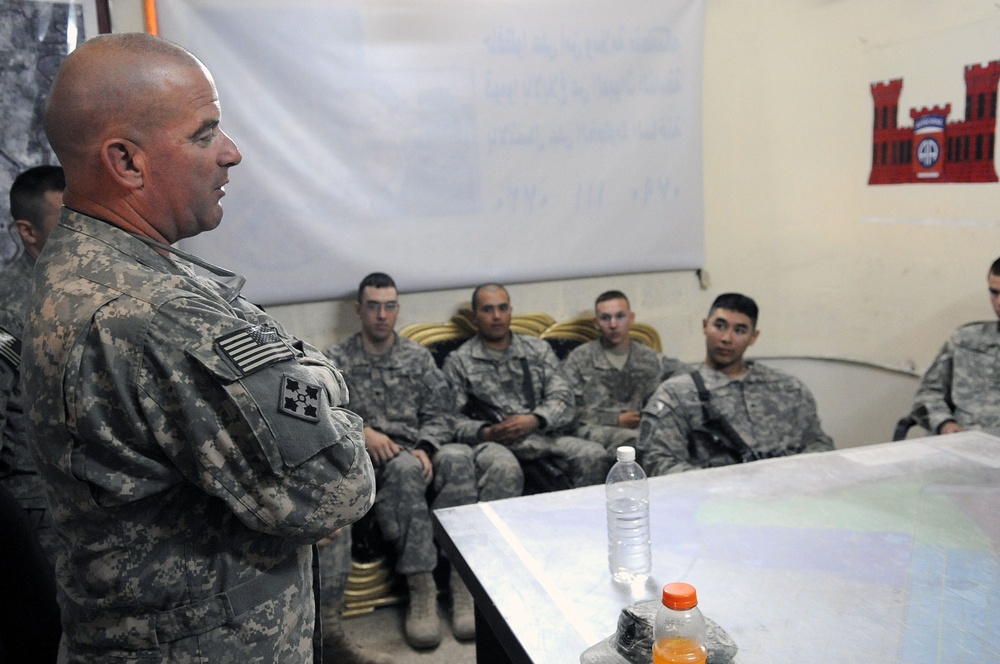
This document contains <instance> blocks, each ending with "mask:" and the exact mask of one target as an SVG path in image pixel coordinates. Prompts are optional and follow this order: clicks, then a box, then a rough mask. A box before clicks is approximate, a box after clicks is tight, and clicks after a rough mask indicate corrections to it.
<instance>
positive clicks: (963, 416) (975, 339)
mask: <svg viewBox="0 0 1000 664" xmlns="http://www.w3.org/2000/svg"><path fill="white" fill-rule="evenodd" d="M913 412H914V415H915V416H916V418H917V421H918V423H919V424H920V426H922V427H924V428H925V429H927V430H929V431H933V432H935V433H936V432H937V430H938V427H940V426H941V425H942V424H944V423H945V422H946V421H947V420H955V421H956V422H958V423H959V424H961V425H962V426H964V427H966V428H967V429H995V428H1000V323H998V322H997V321H984V322H979V323H968V324H966V325H963V326H961V327H960V328H958V329H957V330H955V333H954V334H953V335H952V336H951V338H950V339H948V341H947V343H945V345H944V347H943V348H942V349H941V352H940V353H938V356H937V357H936V358H934V362H933V363H932V364H931V366H930V367H929V368H928V369H927V371H925V372H924V375H923V378H921V380H920V387H918V388H917V394H916V397H915V398H914V402H913Z"/></svg>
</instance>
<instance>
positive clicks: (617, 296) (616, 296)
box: [594, 290, 631, 309]
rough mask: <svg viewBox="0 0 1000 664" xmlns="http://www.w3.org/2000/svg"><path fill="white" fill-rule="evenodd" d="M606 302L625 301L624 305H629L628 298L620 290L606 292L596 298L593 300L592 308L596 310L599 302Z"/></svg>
mask: <svg viewBox="0 0 1000 664" xmlns="http://www.w3.org/2000/svg"><path fill="white" fill-rule="evenodd" d="M608 300H625V304H629V301H628V298H627V297H625V293H623V292H621V291H620V290H608V291H604V292H603V293H601V294H600V295H598V296H597V299H596V300H594V308H595V309H596V308H597V305H599V304H600V303H601V302H607V301H608ZM629 306H631V305H629Z"/></svg>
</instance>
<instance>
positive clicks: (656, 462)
mask: <svg viewBox="0 0 1000 664" xmlns="http://www.w3.org/2000/svg"><path fill="white" fill-rule="evenodd" d="M746 364H747V366H748V367H749V371H748V372H747V373H746V374H744V375H743V376H741V377H739V378H729V377H728V376H726V375H724V374H722V373H721V372H718V371H715V370H713V369H710V368H709V367H708V366H706V365H704V364H702V365H701V366H700V367H699V368H698V372H699V373H700V374H701V376H702V379H703V380H704V381H705V387H706V388H707V389H708V391H709V394H710V395H711V403H712V405H713V406H714V407H715V409H716V410H717V411H718V412H719V413H720V414H721V415H722V417H724V418H725V419H726V420H727V421H728V422H729V424H730V425H731V426H732V427H733V429H735V430H736V432H737V433H738V434H739V435H740V437H741V438H742V439H743V441H744V442H745V443H746V444H747V445H748V446H749V447H750V448H751V449H752V450H754V451H755V452H757V453H758V454H759V455H760V456H761V457H764V458H767V457H773V456H785V455H790V454H799V453H801V452H822V451H826V450H832V449H833V441H832V440H831V439H830V437H829V436H827V435H826V434H825V433H823V429H822V428H821V427H820V423H819V417H818V416H817V414H816V401H815V400H814V399H813V396H812V393H811V392H809V389H808V388H807V387H806V386H805V385H804V384H803V383H802V381H800V380H799V379H797V378H794V377H793V376H789V375H788V374H786V373H784V372H782V371H778V370H777V369H772V368H771V367H768V366H766V365H763V364H759V363H756V362H749V361H748V362H747V363H746ZM703 424H704V417H703V413H702V406H701V400H700V399H699V398H698V390H697V388H695V385H694V381H693V380H692V379H691V376H690V375H689V374H680V375H677V376H674V377H673V378H670V379H669V380H667V381H664V382H663V383H662V384H661V385H660V386H659V387H658V388H657V389H656V392H654V393H653V396H652V397H650V399H649V402H648V403H647V404H646V406H645V408H643V409H642V424H641V425H640V426H639V448H640V450H641V451H642V453H643V467H644V468H645V470H646V472H647V473H648V474H649V475H651V476H652V475H664V474H666V473H673V472H678V471H682V470H691V469H692V468H700V467H709V466H725V465H728V464H731V463H735V461H734V459H733V457H732V455H730V454H729V453H728V452H727V451H726V449H725V448H722V447H714V446H711V445H707V444H705V443H704V442H699V443H698V444H696V445H695V449H692V448H691V446H690V445H689V444H688V434H689V433H690V432H691V430H692V428H694V427H699V426H702V425H703Z"/></svg>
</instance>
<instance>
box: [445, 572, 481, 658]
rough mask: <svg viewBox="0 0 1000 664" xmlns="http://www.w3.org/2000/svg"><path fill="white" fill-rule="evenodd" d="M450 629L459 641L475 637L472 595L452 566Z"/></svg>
mask: <svg viewBox="0 0 1000 664" xmlns="http://www.w3.org/2000/svg"><path fill="white" fill-rule="evenodd" d="M451 631H452V633H453V634H454V635H455V638H456V639H458V640H459V641H469V640H471V639H474V638H476V613H475V609H474V606H473V603H472V595H471V594H470V593H469V589H468V588H466V587H465V583H463V582H462V578H461V577H460V576H459V575H458V572H456V571H455V568H454V567H452V568H451Z"/></svg>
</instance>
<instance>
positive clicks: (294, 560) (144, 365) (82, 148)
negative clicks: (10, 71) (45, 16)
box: [22, 33, 374, 664]
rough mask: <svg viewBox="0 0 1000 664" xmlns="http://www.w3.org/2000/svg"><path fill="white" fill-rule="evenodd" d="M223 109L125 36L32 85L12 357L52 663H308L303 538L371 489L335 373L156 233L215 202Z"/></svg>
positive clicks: (190, 72) (229, 150)
mask: <svg viewBox="0 0 1000 664" xmlns="http://www.w3.org/2000/svg"><path fill="white" fill-rule="evenodd" d="M221 115H222V110H221V106H220V104H219V97H218V94H217V92H216V88H215V84H214V82H213V81H212V77H211V74H209V72H208V70H207V69H206V68H205V66H204V65H203V64H202V63H201V62H200V61H199V60H198V59H197V58H195V57H194V56H193V55H191V54H190V53H189V52H187V51H186V50H184V49H182V48H180V47H179V46H177V45H175V44H172V43H170V42H168V41H166V40H163V39H160V38H158V37H154V36H152V35H147V34H141V33H134V34H114V35H102V36H99V37H95V38H94V39H91V40H90V41H88V42H86V43H84V44H83V45H81V46H79V47H78V48H77V49H76V50H75V51H73V52H72V53H71V54H70V55H69V56H68V57H67V58H66V60H65V61H64V62H63V64H62V66H61V67H60V69H59V71H58V73H57V74H56V77H55V79H54V81H53V83H52V89H51V91H50V93H49V97H48V101H47V104H46V109H45V130H46V133H47V135H48V139H49V142H50V143H51V145H52V148H53V149H54V150H55V153H56V155H57V156H58V157H59V161H60V162H61V163H62V165H63V168H64V169H65V171H66V191H65V193H64V195H63V203H64V205H65V207H64V208H63V210H62V214H61V217H60V220H59V226H57V227H56V229H55V230H54V231H53V232H52V235H50V236H49V239H48V243H47V244H46V247H45V251H44V252H43V253H42V255H41V256H40V257H39V260H38V263H37V265H36V266H35V275H34V285H33V293H34V298H33V301H32V305H31V308H30V310H29V314H28V320H27V324H26V326H25V339H26V340H27V343H26V345H25V348H24V349H23V355H22V372H23V377H24V383H23V384H24V387H25V402H26V403H28V404H30V406H29V413H28V417H29V421H30V426H31V427H32V428H33V430H34V431H33V437H32V440H33V441H34V444H35V446H36V451H37V456H36V461H37V462H38V465H39V471H40V472H41V474H42V479H43V481H44V482H45V484H46V490H47V493H48V496H49V498H50V504H51V508H52V515H53V521H54V522H55V528H56V530H57V532H58V534H59V536H60V548H59V555H58V560H57V563H56V577H57V581H58V585H59V603H60V608H61V610H62V624H63V647H64V650H65V653H66V657H65V659H64V661H68V662H71V663H76V662H80V663H83V662H101V661H111V660H115V661H135V662H138V661H142V662H164V663H166V662H212V664H247V663H248V662H296V663H298V662H314V663H316V664H318V663H319V661H320V658H321V646H320V640H319V634H318V630H317V629H316V627H317V622H318V621H317V608H316V603H317V602H316V600H317V594H316V593H315V592H314V584H315V583H316V581H317V579H316V578H315V577H314V575H313V562H314V558H313V549H314V547H313V546H312V545H313V544H314V543H315V542H317V541H319V540H320V539H321V538H323V537H325V536H327V535H329V534H330V533H331V532H333V531H334V530H336V529H337V528H339V527H341V526H343V525H346V524H348V523H350V522H352V521H354V520H356V519H358V518H360V517H361V516H362V515H363V514H364V513H365V512H366V511H367V510H368V509H369V507H370V506H371V504H372V501H373V498H374V495H373V494H374V476H373V472H372V467H371V462H370V461H369V460H368V455H367V454H365V452H364V438H363V435H362V432H361V419H360V418H359V417H358V416H357V415H355V414H354V413H351V412H348V411H346V410H344V409H343V408H341V407H340V406H341V405H342V404H343V403H344V402H345V401H346V400H347V390H346V387H345V386H344V382H343V379H342V378H341V376H340V374H339V373H338V372H337V371H336V370H335V369H334V368H333V367H332V365H330V363H329V362H328V361H327V360H326V358H324V357H323V355H322V354H321V353H320V352H319V351H317V350H316V349H314V348H311V347H310V346H308V345H307V344H304V343H303V342H301V341H299V340H298V339H295V338H293V337H290V336H289V335H287V334H285V332H284V331H283V330H282V328H281V325H280V324H279V323H278V322H277V321H275V320H274V319H273V318H271V317H270V316H269V315H268V314H266V313H265V312H264V311H262V310H261V309H259V308H257V307H255V306H254V305H252V304H250V303H249V302H248V301H247V300H245V299H243V298H242V297H241V296H240V292H239V291H240V287H241V286H242V280H240V279H235V280H233V279H232V278H233V277H235V275H233V273H231V272H227V271H224V270H221V269H219V268H215V267H213V266H210V265H208V264H207V263H205V262H204V261H200V260H199V259H196V258H194V257H192V256H187V255H185V254H181V253H180V252H178V251H176V250H174V249H173V248H172V247H171V246H170V245H171V244H173V243H175V242H177V241H178V240H181V239H183V238H187V237H191V236H193V235H196V234H198V233H200V232H202V231H208V230H212V229H214V228H215V227H216V226H218V225H219V223H220V222H221V220H222V206H221V204H220V201H221V199H222V197H223V196H224V195H225V190H224V186H225V185H226V183H228V182H229V169H230V168H231V167H233V166H236V165H237V164H239V163H240V160H241V159H242V156H241V155H240V152H239V150H238V149H237V148H236V145H235V143H233V141H232V140H231V139H230V138H229V136H227V135H226V134H225V133H224V132H223V131H222V129H221V128H220V126H219V122H220V119H221ZM192 263H194V264H196V265H200V266H201V267H203V268H205V269H207V270H208V271H210V272H211V273H213V274H214V275H215V276H219V277H225V278H227V279H228V280H229V283H225V284H224V283H220V282H219V281H216V280H215V279H213V278H209V277H205V276H201V275H198V274H196V273H195V271H194V269H193V267H192Z"/></svg>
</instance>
